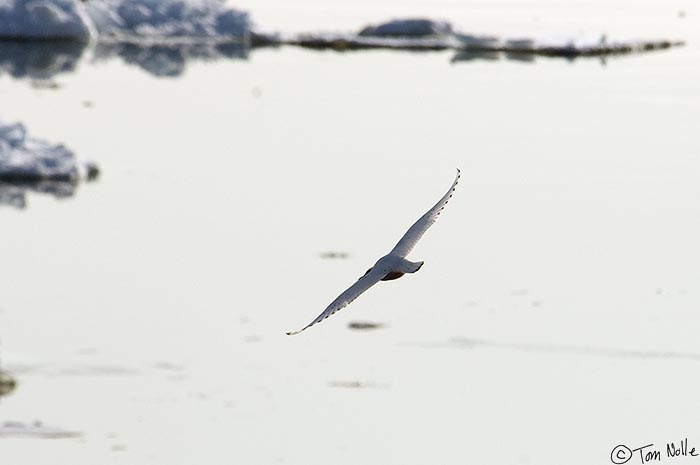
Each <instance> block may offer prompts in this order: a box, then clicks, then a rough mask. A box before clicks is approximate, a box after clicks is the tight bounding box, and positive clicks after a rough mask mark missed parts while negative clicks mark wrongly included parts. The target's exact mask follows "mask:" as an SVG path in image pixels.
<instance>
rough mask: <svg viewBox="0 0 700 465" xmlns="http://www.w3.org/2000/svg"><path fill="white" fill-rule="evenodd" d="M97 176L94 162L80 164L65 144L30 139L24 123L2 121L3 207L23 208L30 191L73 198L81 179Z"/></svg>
mask: <svg viewBox="0 0 700 465" xmlns="http://www.w3.org/2000/svg"><path fill="white" fill-rule="evenodd" d="M97 174H98V168H97V166H96V165H95V164H94V163H83V162H78V161H77V160H76V157H75V155H74V154H73V152H72V151H71V150H69V149H68V148H66V147H64V146H63V145H60V144H52V143H50V142H47V141H44V140H41V139H36V138H32V137H29V136H28V135H27V130H26V128H25V127H24V125H23V124H21V123H14V124H7V123H4V122H2V121H0V204H7V205H11V206H14V207H17V208H23V207H25V206H26V199H25V195H26V192H28V191H34V192H41V193H48V194H51V195H54V196H56V197H69V196H71V195H73V193H74V191H75V186H76V184H77V182H78V181H79V180H80V179H92V178H95V177H96V176H97Z"/></svg>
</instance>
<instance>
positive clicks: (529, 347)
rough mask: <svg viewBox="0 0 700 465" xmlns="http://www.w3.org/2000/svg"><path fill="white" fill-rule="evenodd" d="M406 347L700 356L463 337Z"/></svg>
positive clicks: (696, 358)
mask: <svg viewBox="0 0 700 465" xmlns="http://www.w3.org/2000/svg"><path fill="white" fill-rule="evenodd" d="M408 345H411V346H420V347H425V348H456V349H474V348H489V349H508V350H516V351H521V352H542V353H552V354H562V355H585V356H596V357H611V358H640V359H684V360H694V361H700V354H699V353H693V352H678V351H673V350H635V349H616V348H608V347H591V346H576V345H567V344H538V343H530V342H500V341H490V340H485V339H472V338H465V337H456V338H452V339H450V340H449V341H447V342H425V343H410V344H408Z"/></svg>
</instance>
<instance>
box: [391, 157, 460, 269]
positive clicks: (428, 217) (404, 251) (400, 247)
mask: <svg viewBox="0 0 700 465" xmlns="http://www.w3.org/2000/svg"><path fill="white" fill-rule="evenodd" d="M460 175H461V171H460V170H459V168H457V177H456V178H455V180H454V182H453V183H452V186H451V187H450V190H448V191H447V193H446V194H445V195H444V196H443V197H442V198H441V199H440V200H439V201H438V203H436V204H435V206H434V207H433V208H431V209H430V210H428V211H427V212H426V213H425V215H423V216H421V217H420V218H419V219H418V221H416V222H415V223H413V226H411V227H410V228H409V229H408V231H406V234H404V235H403V237H402V238H401V239H400V240H399V242H398V244H396V246H395V247H394V248H393V249H392V250H391V252H390V254H391V255H398V256H399V257H405V256H406V255H408V254H409V253H411V250H413V248H414V247H415V246H416V244H417V243H418V241H419V240H420V238H421V237H423V234H425V231H427V230H428V228H429V227H430V226H432V225H433V223H435V220H437V217H438V216H440V213H441V212H442V210H443V209H444V208H445V205H447V202H449V200H450V198H451V197H452V194H453V193H454V191H455V189H456V188H457V184H458V183H459V178H460Z"/></svg>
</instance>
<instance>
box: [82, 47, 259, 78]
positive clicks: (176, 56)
mask: <svg viewBox="0 0 700 465" xmlns="http://www.w3.org/2000/svg"><path fill="white" fill-rule="evenodd" d="M249 50H250V49H249V47H248V46H247V45H246V44H244V43H207V42H205V43H190V44H157V45H156V44H153V45H149V44H136V43H99V44H97V46H96V47H95V60H96V61H104V60H110V59H114V58H121V59H122V60H123V61H124V62H125V63H127V64H129V65H136V66H138V67H139V68H141V69H142V70H144V71H146V72H147V73H149V74H152V75H153V76H158V77H177V76H180V75H182V73H183V72H184V71H185V68H186V66H187V63H188V62H192V61H214V60H220V59H229V60H247V59H248V53H249Z"/></svg>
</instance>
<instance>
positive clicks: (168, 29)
mask: <svg viewBox="0 0 700 465" xmlns="http://www.w3.org/2000/svg"><path fill="white" fill-rule="evenodd" d="M0 38H5V39H8V38H9V39H30V40H41V39H56V38H64V39H72V40H78V41H89V40H91V39H96V40H98V41H100V42H111V43H120V42H132V43H145V44H158V43H167V44H177V43H192V42H244V43H246V44H250V45H252V46H259V45H280V44H288V45H298V46H303V47H313V48H332V49H336V50H346V49H361V48H388V49H405V50H442V49H454V50H458V51H474V52H507V53H524V54H541V55H552V56H569V57H573V56H592V55H605V54H619V53H631V52H638V51H647V50H657V49H664V48H669V47H673V46H678V45H683V41H680V40H640V39H628V38H612V37H608V36H607V35H605V34H600V35H594V36H583V37H577V36H564V37H524V38H523V37H507V36H503V37H501V36H490V35H473V34H466V33H463V32H460V31H458V30H457V29H456V28H455V27H454V26H453V25H452V24H451V23H450V22H448V21H435V20H431V19H426V18H404V19H394V20H391V21H387V22H384V23H380V24H376V25H369V26H366V27H364V28H362V29H361V30H359V31H358V32H356V33H293V34H281V33H276V32H268V31H264V30H262V29H261V28H259V27H255V26H254V25H253V23H252V22H251V20H250V15H249V14H248V12H246V11H243V10H238V9H234V8H229V7H228V6H226V4H225V3H224V2H223V1H221V0H88V1H87V2H82V1H79V0H0Z"/></svg>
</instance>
